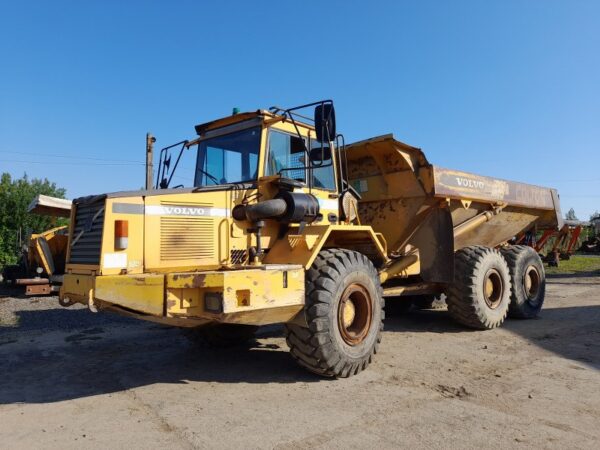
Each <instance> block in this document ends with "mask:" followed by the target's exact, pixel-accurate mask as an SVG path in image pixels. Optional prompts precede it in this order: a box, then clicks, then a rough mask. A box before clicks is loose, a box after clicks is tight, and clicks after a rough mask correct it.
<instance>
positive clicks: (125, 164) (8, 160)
mask: <svg viewBox="0 0 600 450" xmlns="http://www.w3.org/2000/svg"><path fill="white" fill-rule="evenodd" d="M0 161H1V162H13V163H25V164H44V165H59V166H143V165H145V163H142V162H136V163H134V162H122V163H91V162H90V163H85V162H79V163H78V162H69V161H65V162H59V161H22V160H19V159H0Z"/></svg>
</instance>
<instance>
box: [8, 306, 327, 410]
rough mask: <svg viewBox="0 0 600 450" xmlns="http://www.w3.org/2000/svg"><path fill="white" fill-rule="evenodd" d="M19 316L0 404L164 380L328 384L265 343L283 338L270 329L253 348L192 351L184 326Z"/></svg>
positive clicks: (76, 314)
mask: <svg viewBox="0 0 600 450" xmlns="http://www.w3.org/2000/svg"><path fill="white" fill-rule="evenodd" d="M17 316H18V323H19V327H18V328H14V327H0V373H2V381H1V382H0V404H11V403H22V402H25V403H48V402H57V401H62V400H69V399H75V398H81V397H87V396H91V395H98V394H106V393H112V392H118V391H123V390H126V389H131V388H135V387H139V386H147V385H152V384H157V383H168V384H185V383H188V382H194V381H208V382H219V383H239V382H245V383H310V382H318V381H321V380H323V379H322V378H320V377H317V376H316V375H313V374H311V373H309V372H307V371H305V370H303V369H302V368H301V367H299V366H298V365H297V364H296V362H295V361H294V360H293V359H292V357H291V356H290V355H289V352H288V351H287V347H286V346H285V342H280V343H278V344H265V343H263V342H261V337H270V336H277V335H282V331H281V329H280V328H279V329H277V328H272V327H271V328H268V329H267V330H266V331H263V332H261V333H260V336H259V339H258V340H256V341H254V342H251V343H250V344H249V345H248V346H246V347H235V348H229V349H222V350H216V349H214V350H213V349H206V348H198V347H195V346H193V345H192V344H191V343H189V342H188V340H187V339H186V338H185V337H184V336H183V334H182V333H181V331H180V330H179V329H177V328H172V327H165V326H161V325H157V324H152V323H147V322H140V321H131V323H121V322H122V321H127V320H128V319H124V318H121V317H118V316H116V317H115V316H114V315H112V314H102V313H100V314H97V315H94V314H91V313H90V312H89V311H87V310H84V309H79V310H70V309H56V310H42V311H37V310H35V311H20V312H18V313H17ZM102 316H106V317H108V318H103V317H102ZM90 319H95V321H96V323H93V322H91V321H90ZM99 319H100V320H99ZM44 321H48V323H49V324H48V326H46V327H44V329H43V330H42V332H38V333H37V334H36V335H35V336H33V335H32V334H31V333H30V331H31V330H32V329H35V328H36V326H35V325H34V324H40V323H42V322H44ZM74 324H78V325H74Z"/></svg>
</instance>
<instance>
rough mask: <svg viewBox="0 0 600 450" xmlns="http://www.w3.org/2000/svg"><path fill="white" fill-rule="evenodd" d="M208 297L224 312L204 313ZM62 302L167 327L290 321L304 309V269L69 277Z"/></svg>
mask: <svg viewBox="0 0 600 450" xmlns="http://www.w3.org/2000/svg"><path fill="white" fill-rule="evenodd" d="M207 293H213V294H218V297H219V298H220V299H221V301H222V303H221V304H222V307H221V310H220V311H216V312H215V311H212V312H211V311H209V310H207V308H205V296H206V294H207ZM60 297H61V299H63V300H70V301H72V302H79V303H84V304H88V303H90V302H93V303H94V304H95V306H97V307H100V308H102V307H107V308H113V309H114V307H118V308H125V309H126V310H128V311H133V312H136V313H140V314H147V315H150V316H154V317H160V318H162V321H163V322H165V323H170V321H171V322H172V323H173V324H176V325H181V322H180V319H189V320H190V321H191V322H194V321H197V322H198V323H207V322H225V323H244V324H254V325H265V324H270V323H279V322H287V321H289V320H292V319H293V318H294V317H295V316H296V315H297V314H298V312H299V311H301V310H302V308H303V306H304V269H303V268H302V267H300V266H263V267H262V268H260V269H248V270H232V271H212V272H195V273H186V272H184V273H171V274H168V275H164V274H156V273H155V274H141V275H107V276H92V275H76V274H68V275H65V278H64V283H63V286H62V288H61V291H60Z"/></svg>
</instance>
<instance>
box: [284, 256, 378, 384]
mask: <svg viewBox="0 0 600 450" xmlns="http://www.w3.org/2000/svg"><path fill="white" fill-rule="evenodd" d="M382 294H383V291H382V289H381V284H380V283H379V276H378V275H377V271H376V270H375V268H374V267H373V264H372V263H371V261H369V259H368V258H367V257H366V256H364V255H362V254H361V253H358V252H354V251H351V250H342V249H329V250H323V251H321V252H319V254H318V255H317V258H316V259H315V262H314V263H313V265H312V267H311V268H310V270H308V272H307V273H306V305H305V317H306V321H307V324H308V328H305V327H302V326H300V325H296V324H286V340H287V344H288V346H289V347H290V351H291V354H292V356H293V357H294V359H295V360H296V361H297V362H298V363H299V364H300V365H301V366H303V367H305V368H307V369H308V370H310V371H311V372H314V373H317V374H319V375H323V376H327V377H349V376H351V375H355V374H357V373H358V372H360V371H362V370H364V369H365V368H366V367H367V365H369V363H370V362H371V360H372V358H373V355H374V354H375V353H377V347H378V346H379V343H380V342H381V331H382V330H383V319H384V311H383V308H384V300H383V295H382Z"/></svg>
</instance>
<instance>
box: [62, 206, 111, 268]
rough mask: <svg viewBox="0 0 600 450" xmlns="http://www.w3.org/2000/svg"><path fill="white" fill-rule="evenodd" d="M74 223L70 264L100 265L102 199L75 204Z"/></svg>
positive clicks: (102, 216)
mask: <svg viewBox="0 0 600 450" xmlns="http://www.w3.org/2000/svg"><path fill="white" fill-rule="evenodd" d="M74 205H75V223H74V224H73V235H72V240H71V254H70V258H69V263H71V264H94V265H96V264H100V253H101V247H102V228H103V226H104V198H100V199H99V200H94V201H89V202H82V203H75V204H74Z"/></svg>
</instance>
